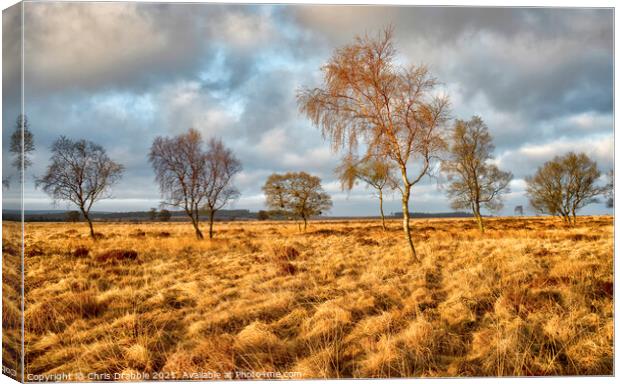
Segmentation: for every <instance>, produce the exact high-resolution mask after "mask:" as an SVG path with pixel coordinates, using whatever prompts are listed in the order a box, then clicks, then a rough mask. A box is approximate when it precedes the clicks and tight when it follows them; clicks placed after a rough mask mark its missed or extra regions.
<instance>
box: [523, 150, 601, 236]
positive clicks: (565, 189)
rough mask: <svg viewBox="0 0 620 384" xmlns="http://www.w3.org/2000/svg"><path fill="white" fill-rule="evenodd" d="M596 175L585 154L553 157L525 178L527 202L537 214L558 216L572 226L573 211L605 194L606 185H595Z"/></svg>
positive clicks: (574, 217)
mask: <svg viewBox="0 0 620 384" xmlns="http://www.w3.org/2000/svg"><path fill="white" fill-rule="evenodd" d="M600 176H601V172H600V171H599V169H598V166H597V164H596V162H595V161H593V160H591V159H590V158H589V157H588V156H587V155H586V154H585V153H580V154H575V153H574V152H569V153H567V154H566V155H564V156H556V157H555V158H554V159H553V160H551V161H548V162H546V163H545V164H544V165H543V166H541V167H539V168H538V170H537V171H536V174H534V176H531V177H527V178H526V182H527V194H528V197H529V200H530V204H531V206H532V207H533V208H534V209H535V210H537V211H538V212H540V213H547V214H551V215H557V216H560V217H562V219H563V220H564V222H565V223H567V224H569V225H570V224H573V225H574V224H575V222H576V219H577V217H576V212H577V211H578V210H579V209H581V208H583V207H584V206H586V205H588V204H591V203H596V202H598V200H597V196H599V195H602V194H604V193H605V190H606V187H605V186H598V185H597V184H596V182H597V180H598V179H599V177H600Z"/></svg>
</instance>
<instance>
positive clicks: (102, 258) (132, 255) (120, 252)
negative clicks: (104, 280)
mask: <svg viewBox="0 0 620 384" xmlns="http://www.w3.org/2000/svg"><path fill="white" fill-rule="evenodd" d="M137 258H138V252H136V251H134V250H131V249H113V250H110V251H106V252H103V253H101V254H99V256H97V258H96V260H97V261H98V262H100V263H107V262H115V261H125V260H130V261H134V260H136V259H137Z"/></svg>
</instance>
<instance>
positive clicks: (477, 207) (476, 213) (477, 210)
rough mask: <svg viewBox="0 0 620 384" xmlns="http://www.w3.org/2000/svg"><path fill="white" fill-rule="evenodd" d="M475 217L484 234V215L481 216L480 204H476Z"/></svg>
mask: <svg viewBox="0 0 620 384" xmlns="http://www.w3.org/2000/svg"><path fill="white" fill-rule="evenodd" d="M474 215H475V216H476V221H478V228H479V229H480V232H482V233H484V222H483V221H482V215H481V214H480V205H479V204H476V207H475V209H474Z"/></svg>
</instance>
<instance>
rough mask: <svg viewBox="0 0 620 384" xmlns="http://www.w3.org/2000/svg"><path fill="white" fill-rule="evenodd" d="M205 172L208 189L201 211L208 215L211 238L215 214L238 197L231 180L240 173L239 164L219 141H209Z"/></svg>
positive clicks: (210, 236)
mask: <svg viewBox="0 0 620 384" xmlns="http://www.w3.org/2000/svg"><path fill="white" fill-rule="evenodd" d="M206 171H207V182H208V188H207V191H206V203H205V205H204V207H203V209H204V210H205V211H206V212H207V214H208V215H209V238H210V239H212V238H213V219H214V217H215V212H217V211H218V210H220V209H222V208H223V207H224V206H226V204H228V203H229V202H230V201H231V200H234V199H236V198H238V197H239V191H238V190H237V188H235V187H234V186H233V185H232V178H233V177H234V176H235V175H236V174H237V173H239V172H240V171H241V162H240V161H239V160H238V159H237V158H236V157H235V155H234V154H233V153H232V151H231V150H230V149H228V148H226V147H225V146H224V144H223V143H222V141H221V140H218V139H211V140H209V144H208V146H207V154H206Z"/></svg>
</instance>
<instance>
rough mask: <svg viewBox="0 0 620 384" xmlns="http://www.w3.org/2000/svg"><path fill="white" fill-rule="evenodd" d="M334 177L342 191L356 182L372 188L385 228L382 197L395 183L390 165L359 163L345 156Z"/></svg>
mask: <svg viewBox="0 0 620 384" xmlns="http://www.w3.org/2000/svg"><path fill="white" fill-rule="evenodd" d="M336 175H337V176H338V179H339V180H340V185H341V187H342V189H346V190H349V191H350V190H351V189H353V187H354V186H355V184H356V182H357V181H358V180H360V181H362V182H364V183H366V185H367V186H369V187H371V188H373V189H374V190H375V192H376V195H377V197H378V198H379V212H380V214H381V225H382V226H383V230H386V229H387V227H386V226H385V214H384V212H383V195H384V191H385V190H386V189H388V190H389V189H395V188H396V181H395V180H394V178H393V177H392V170H391V169H390V164H389V163H387V162H384V161H380V160H376V159H372V158H371V159H367V160H365V161H360V160H357V159H355V158H353V157H352V156H345V157H344V159H342V162H341V164H340V165H339V166H338V167H337V168H336Z"/></svg>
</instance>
